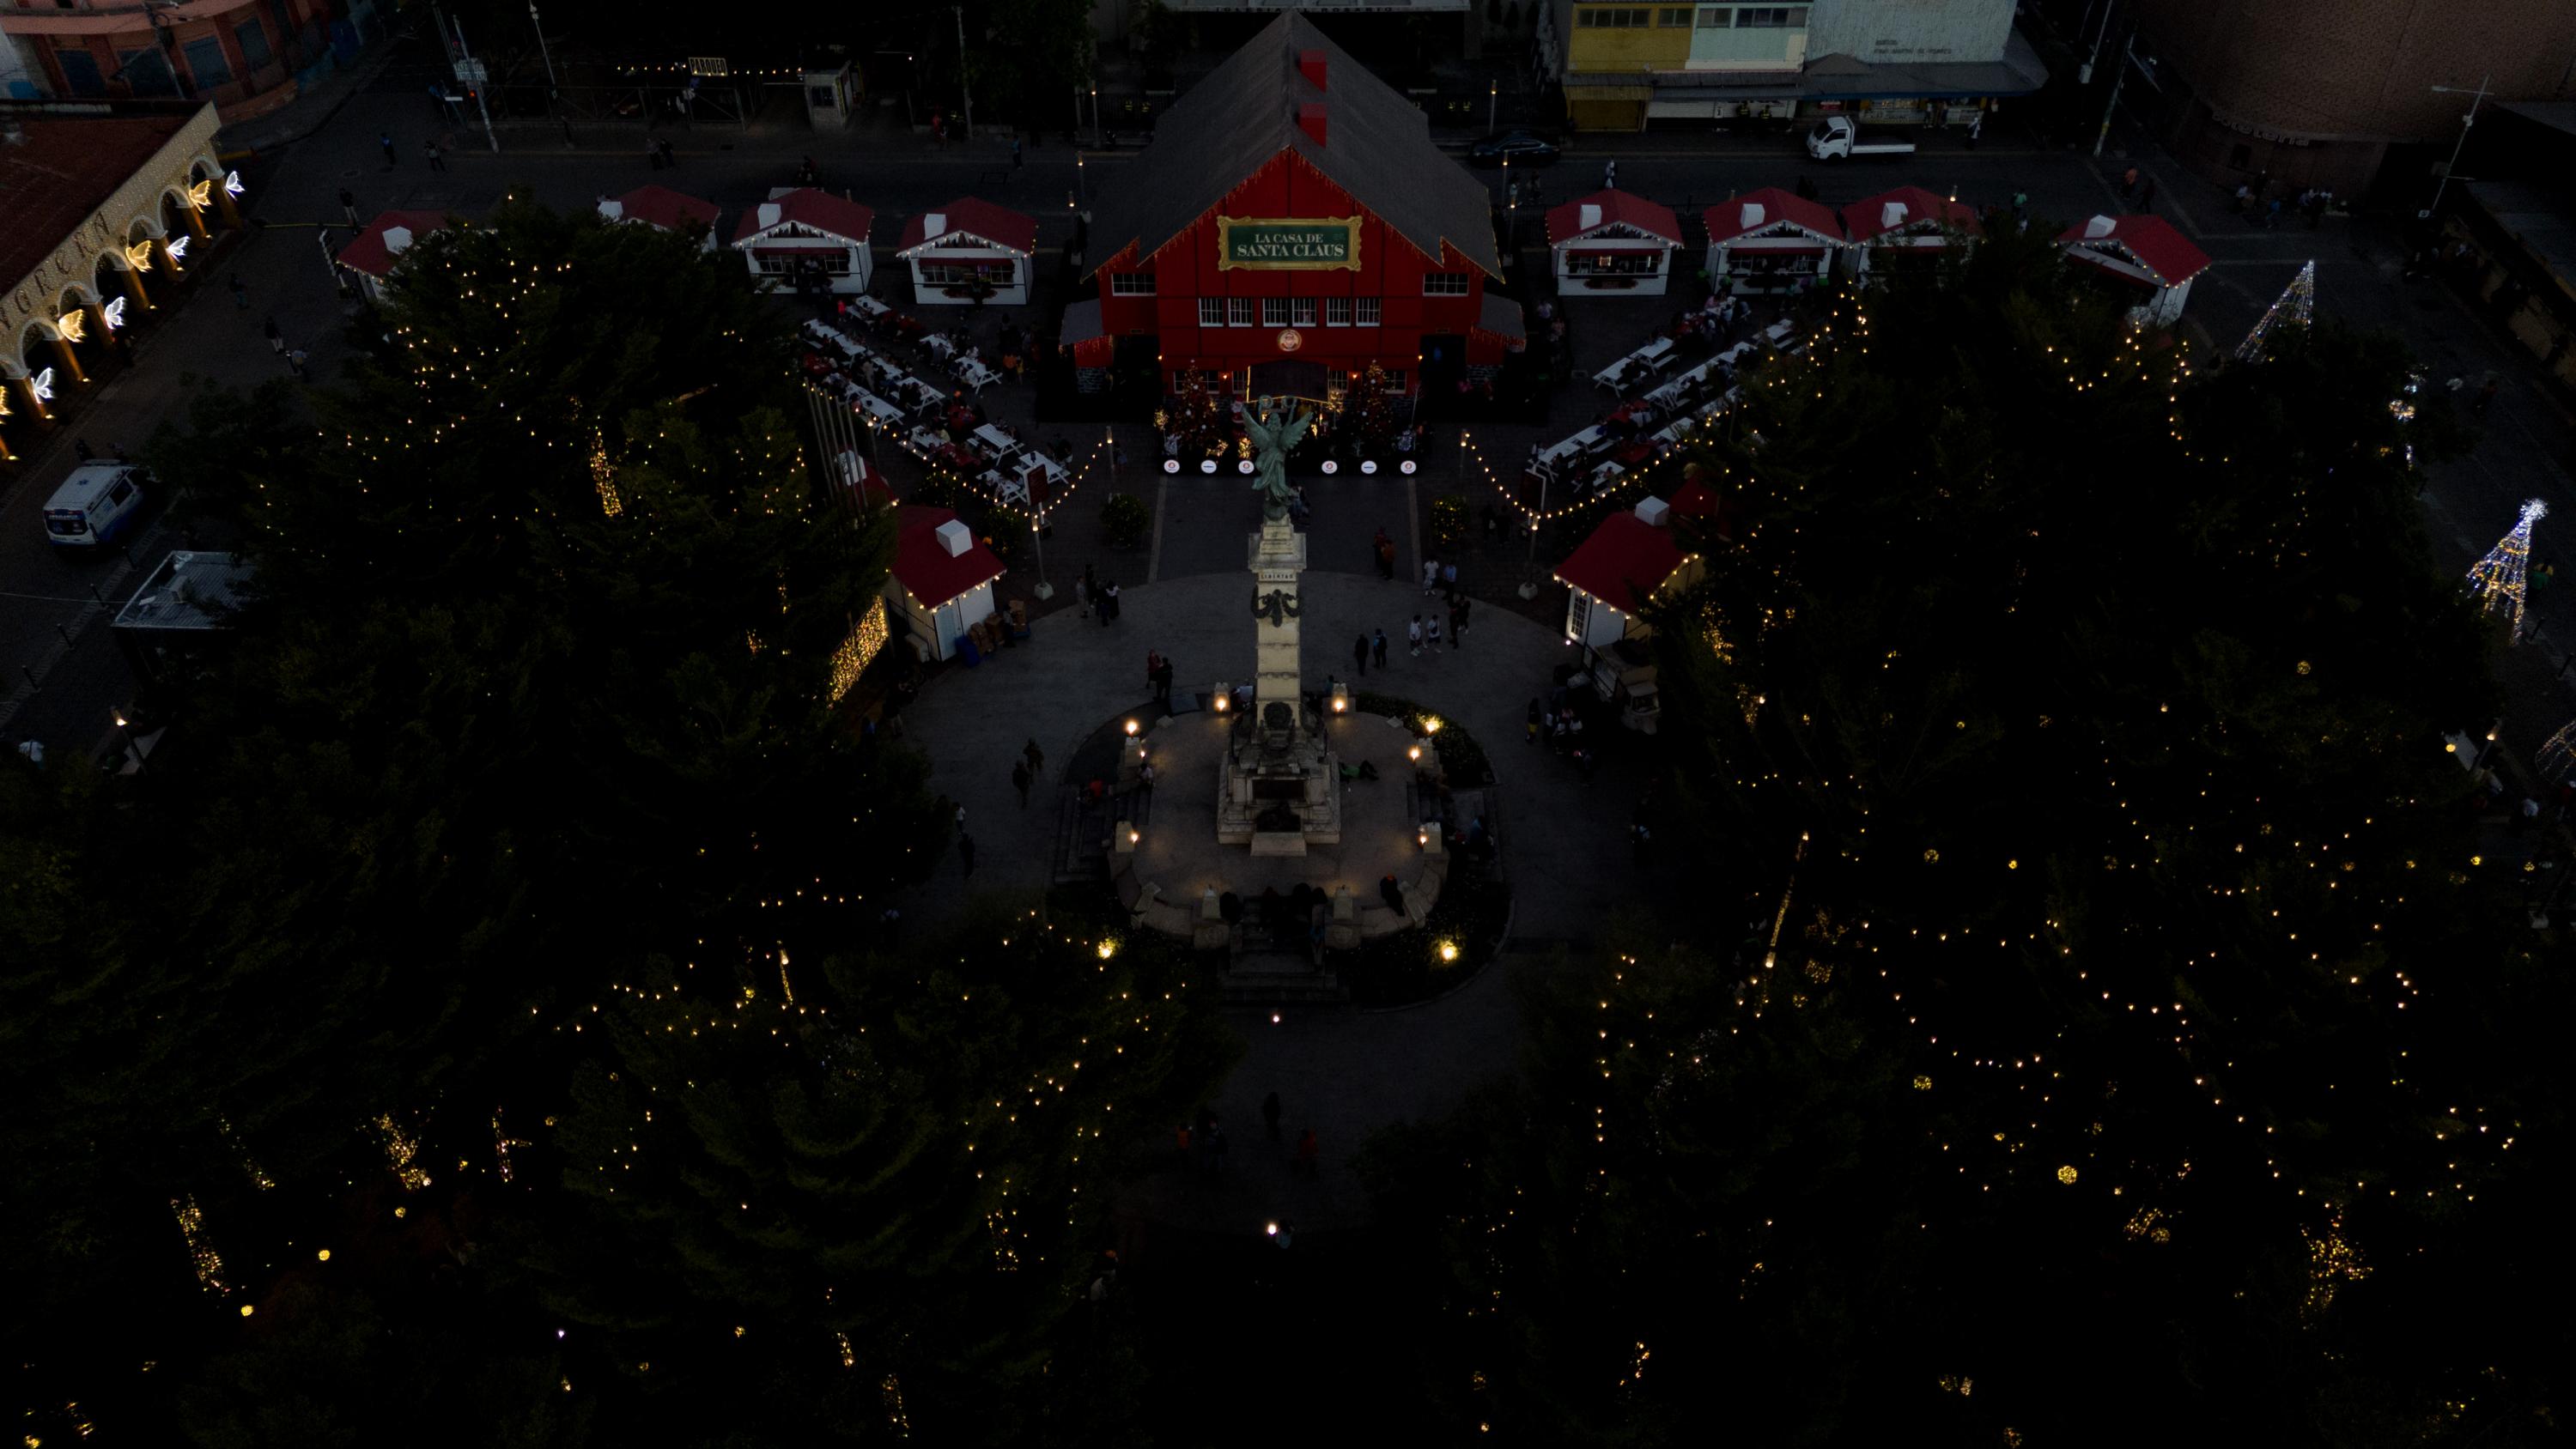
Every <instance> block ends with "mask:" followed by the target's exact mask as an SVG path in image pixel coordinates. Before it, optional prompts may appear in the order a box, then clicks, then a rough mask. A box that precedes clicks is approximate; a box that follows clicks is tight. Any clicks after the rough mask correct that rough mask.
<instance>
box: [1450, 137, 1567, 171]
mask: <svg viewBox="0 0 2576 1449" xmlns="http://www.w3.org/2000/svg"><path fill="white" fill-rule="evenodd" d="M1560 154H1561V153H1560V152H1559V151H1558V150H1557V148H1556V143H1555V142H1554V141H1551V140H1549V139H1547V138H1546V137H1545V136H1542V135H1540V134H1538V133H1537V132H1535V131H1497V132H1495V133H1494V134H1493V135H1490V136H1487V137H1486V138H1485V139H1483V140H1481V141H1478V142H1477V143H1476V144H1475V146H1474V148H1473V149H1471V150H1470V151H1469V152H1468V155H1469V156H1471V157H1473V158H1474V160H1475V162H1476V164H1477V165H1479V166H1500V165H1502V164H1503V159H1504V158H1505V157H1509V158H1511V162H1512V164H1513V165H1515V166H1547V165H1552V164H1554V162H1555V161H1556V158H1557V157H1558V155H1560Z"/></svg>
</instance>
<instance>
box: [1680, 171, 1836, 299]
mask: <svg viewBox="0 0 2576 1449" xmlns="http://www.w3.org/2000/svg"><path fill="white" fill-rule="evenodd" d="M1704 220H1706V221H1707V223H1708V280H1709V285H1710V286H1712V287H1715V288H1718V289H1719V290H1721V291H1735V292H1799V291H1804V290H1805V289H1806V288H1808V287H1810V286H1812V285H1814V284H1815V283H1816V281H1817V280H1818V279H1819V278H1822V277H1825V276H1828V275H1830V274H1831V272H1832V270H1833V264H1834V256H1835V254H1836V253H1838V252H1840V251H1841V250H1842V247H1843V226H1842V220H1841V218H1839V217H1837V216H1835V215H1834V213H1833V209H1832V208H1830V207H1827V206H1824V205H1821V204H1819V203H1817V202H1813V201H1808V200H1806V199H1804V198H1803V197H1799V196H1796V195H1793V194H1791V193H1789V192H1786V191H1783V190H1781V189H1780V188H1779V187H1777V186H1765V187H1763V188H1762V189H1761V190H1759V191H1748V192H1745V193H1744V194H1743V195H1741V196H1730V197H1728V198H1727V199H1726V200H1724V201H1721V202H1719V203H1718V204H1717V205H1715V206H1712V207H1710V208H1709V209H1708V211H1707V214H1706V216H1705V217H1704Z"/></svg>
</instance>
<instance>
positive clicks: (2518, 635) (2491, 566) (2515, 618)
mask: <svg viewBox="0 0 2576 1449" xmlns="http://www.w3.org/2000/svg"><path fill="white" fill-rule="evenodd" d="M2548 512H2549V505H2548V504H2546V503H2543V502H2541V501H2540V500H2539V499H2537V498H2530V499H2525V500H2524V501H2523V505H2522V517H2521V518H2520V519H2518V520H2516V521H2515V523H2514V525H2513V531H2512V532H2511V533H2508V534H2506V535H2505V536H2504V537H2503V538H2501V539H2498V540H2497V541H2496V546H2495V547H2493V548H2491V549H2488V550H2487V556H2486V557H2485V558H2482V559H2479V560H2478V562H2477V566H2476V567H2475V568H2472V569H2470V570H2469V587H2470V588H2471V589H2472V590H2474V591H2475V592H2476V593H2477V595H2478V601H2479V605H2480V607H2482V608H2483V609H2485V611H2486V612H2488V613H2490V614H2494V613H2499V612H2509V613H2510V615H2511V625H2510V629H2509V631H2508V632H2507V634H2506V636H2505V642H2507V643H2509V644H2518V643H2520V642H2521V641H2522V621H2523V610H2524V607H2525V605H2526V604H2527V603H2528V602H2529V599H2528V597H2527V595H2526V587H2525V580H2524V572H2525V570H2527V569H2528V568H2529V567H2530V563H2531V526H2532V525H2533V524H2535V523H2538V522H2539V521H2540V520H2541V519H2542V518H2543V517H2545V516H2546V515H2547V514H2548Z"/></svg>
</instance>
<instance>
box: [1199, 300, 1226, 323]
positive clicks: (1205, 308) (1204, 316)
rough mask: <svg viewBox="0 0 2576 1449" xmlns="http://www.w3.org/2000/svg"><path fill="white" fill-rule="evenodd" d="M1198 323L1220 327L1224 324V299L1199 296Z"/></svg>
mask: <svg viewBox="0 0 2576 1449" xmlns="http://www.w3.org/2000/svg"><path fill="white" fill-rule="evenodd" d="M1199 325H1200V326H1201V327H1222V326H1224V325H1225V299H1224V298H1223V297H1201V298H1199Z"/></svg>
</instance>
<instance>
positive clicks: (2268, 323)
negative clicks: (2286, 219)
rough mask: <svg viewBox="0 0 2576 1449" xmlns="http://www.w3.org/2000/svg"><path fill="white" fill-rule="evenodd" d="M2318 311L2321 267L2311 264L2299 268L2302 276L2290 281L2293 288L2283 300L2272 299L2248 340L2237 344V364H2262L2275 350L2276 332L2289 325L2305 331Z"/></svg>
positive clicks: (2287, 289) (2288, 289)
mask: <svg viewBox="0 0 2576 1449" xmlns="http://www.w3.org/2000/svg"><path fill="white" fill-rule="evenodd" d="M2316 308H2317V264H2316V263H2315V262H2309V263H2308V264H2307V265H2305V266H2303V267H2301V268H2299V274H2298V275H2297V276H2295V277H2292V278H2291V279H2290V285H2289V286H2288V287H2287V288H2286V289H2284V290H2283V291H2282V293H2281V295H2280V296H2278V297H2275V298H2273V299H2272V305H2271V306H2269V307H2267V308H2265V309H2264V311H2263V320H2262V321H2260V322H2257V323H2255V324H2254V330H2253V331H2251V332H2248V333H2246V334H2245V340H2244V341H2242V342H2239V343H2237V344H2236V360H2237V361H2239V362H2256V361H2260V360H2261V359H2262V357H2263V356H2264V354H2265V353H2267V352H2269V351H2270V350H2271V343H2272V329H2273V328H2275V327H2279V326H2282V325H2285V324H2286V325H2288V326H2292V327H2300V328H2304V327H2306V326H2307V325H2308V322H2309V320H2310V318H2311V317H2313V316H2314V315H2315V313H2316Z"/></svg>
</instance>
